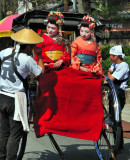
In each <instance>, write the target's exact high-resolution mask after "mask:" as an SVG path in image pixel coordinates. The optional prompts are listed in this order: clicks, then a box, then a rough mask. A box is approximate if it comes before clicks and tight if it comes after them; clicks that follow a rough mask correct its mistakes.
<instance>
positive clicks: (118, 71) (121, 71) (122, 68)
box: [110, 62, 129, 90]
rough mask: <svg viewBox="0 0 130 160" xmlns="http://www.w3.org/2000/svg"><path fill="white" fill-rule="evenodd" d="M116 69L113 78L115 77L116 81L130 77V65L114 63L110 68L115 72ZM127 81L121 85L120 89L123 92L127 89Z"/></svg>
mask: <svg viewBox="0 0 130 160" xmlns="http://www.w3.org/2000/svg"><path fill="white" fill-rule="evenodd" d="M114 68H115V71H114V72H113V74H112V76H113V77H115V79H117V80H124V79H126V78H128V77H129V65H128V64H127V63H126V62H121V63H119V64H116V63H113V64H112V65H111V67H110V70H112V71H113V70H114ZM127 81H128V80H126V81H125V82H122V83H121V85H120V88H121V89H122V90H125V88H127V86H128V85H127Z"/></svg>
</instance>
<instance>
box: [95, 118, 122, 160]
mask: <svg viewBox="0 0 130 160" xmlns="http://www.w3.org/2000/svg"><path fill="white" fill-rule="evenodd" d="M108 123H109V124H108ZM120 139H121V127H120V126H119V125H118V124H116V123H114V122H111V121H108V120H107V123H106V127H105V129H104V130H103V131H102V134H101V136H100V139H99V140H98V142H95V148H96V151H97V154H98V157H99V159H100V160H116V156H117V152H118V148H119V145H120Z"/></svg>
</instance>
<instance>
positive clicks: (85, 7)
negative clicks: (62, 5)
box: [78, 0, 91, 15]
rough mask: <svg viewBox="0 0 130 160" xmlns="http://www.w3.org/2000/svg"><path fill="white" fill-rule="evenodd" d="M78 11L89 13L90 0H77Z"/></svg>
mask: <svg viewBox="0 0 130 160" xmlns="http://www.w3.org/2000/svg"><path fill="white" fill-rule="evenodd" d="M78 11H79V13H87V14H88V15H91V2H90V0H79V8H78Z"/></svg>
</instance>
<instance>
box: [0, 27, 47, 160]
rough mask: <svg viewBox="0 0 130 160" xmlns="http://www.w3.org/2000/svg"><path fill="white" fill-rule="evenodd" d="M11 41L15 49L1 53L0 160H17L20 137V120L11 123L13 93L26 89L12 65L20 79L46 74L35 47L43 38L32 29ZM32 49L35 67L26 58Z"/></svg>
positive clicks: (38, 49)
mask: <svg viewBox="0 0 130 160" xmlns="http://www.w3.org/2000/svg"><path fill="white" fill-rule="evenodd" d="M11 38H12V39H13V40H14V41H16V42H17V44H16V46H15V49H14V50H13V49H12V48H7V49H5V50H2V51H1V52H0V61H1V71H0V160H16V159H17V152H18V148H19V142H20V139H21V137H22V136H23V125H22V123H21V121H15V120H14V112H15V93H16V92H26V88H25V85H24V84H23V82H22V81H21V80H20V79H19V77H18V76H17V74H16V72H15V71H14V69H13V65H12V64H13V62H14V65H15V66H16V69H17V71H18V73H19V74H20V75H21V77H22V78H23V79H26V77H27V76H28V74H29V73H30V72H31V73H33V74H34V75H35V76H42V75H44V73H45V68H44V64H43V60H42V56H41V49H40V48H37V47H36V46H35V44H37V43H40V42H42V41H43V39H42V38H41V37H40V36H39V35H38V34H37V33H36V32H34V31H33V30H32V29H23V30H21V31H19V32H16V33H15V34H13V35H12V36H11ZM32 49H34V51H35V53H36V54H37V57H38V65H37V63H36V62H35V61H34V60H33V58H32V57H31V56H29V53H30V52H32Z"/></svg>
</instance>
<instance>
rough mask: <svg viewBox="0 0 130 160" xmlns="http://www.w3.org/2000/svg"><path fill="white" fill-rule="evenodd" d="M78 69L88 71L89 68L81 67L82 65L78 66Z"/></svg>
mask: <svg viewBox="0 0 130 160" xmlns="http://www.w3.org/2000/svg"><path fill="white" fill-rule="evenodd" d="M79 69H80V70H81V71H86V72H90V71H89V69H87V68H85V67H82V66H80V67H79Z"/></svg>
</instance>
